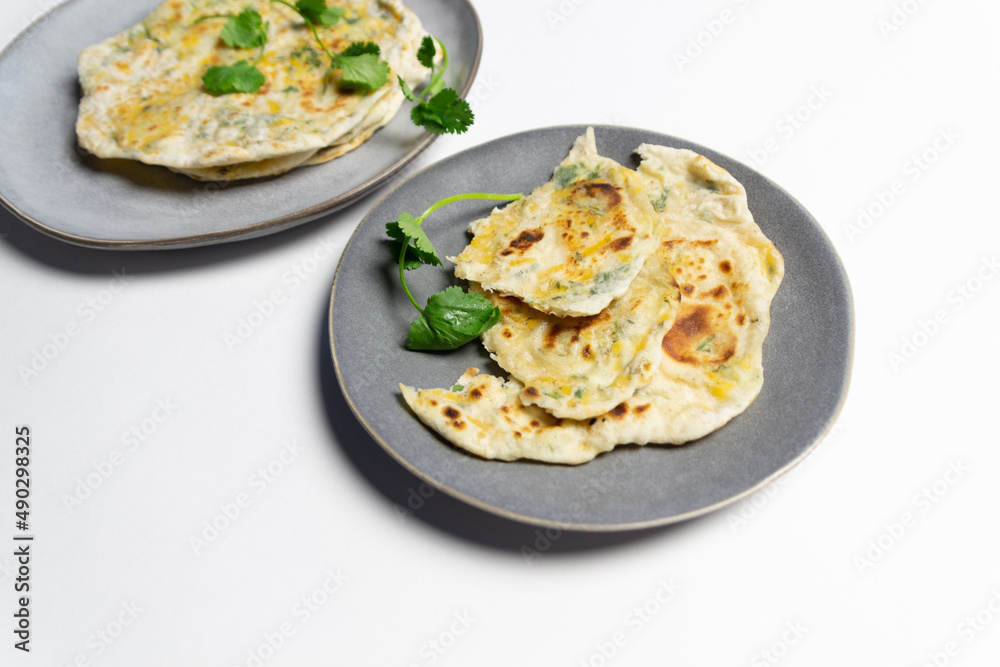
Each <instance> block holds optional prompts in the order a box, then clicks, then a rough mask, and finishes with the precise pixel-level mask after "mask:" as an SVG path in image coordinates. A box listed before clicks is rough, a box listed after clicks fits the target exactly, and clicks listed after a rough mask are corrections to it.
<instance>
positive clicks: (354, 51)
mask: <svg viewBox="0 0 1000 667" xmlns="http://www.w3.org/2000/svg"><path fill="white" fill-rule="evenodd" d="M366 53H370V54H371V55H373V56H377V55H381V54H382V49H381V48H379V45H378V44H376V43H375V42H352V43H351V45H350V46H348V47H347V48H346V49H344V50H343V51H341V52H340V55H342V56H344V57H347V58H352V57H354V56H361V55H364V54H366Z"/></svg>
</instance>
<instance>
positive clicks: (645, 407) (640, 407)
mask: <svg viewBox="0 0 1000 667" xmlns="http://www.w3.org/2000/svg"><path fill="white" fill-rule="evenodd" d="M634 409H635V413H636V414H637V415H641V414H642V413H643V412H645V411H646V410H648V409H649V403H646V404H645V405H637V406H635V408H634Z"/></svg>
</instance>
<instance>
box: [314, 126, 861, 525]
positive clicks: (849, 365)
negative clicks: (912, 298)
mask: <svg viewBox="0 0 1000 667" xmlns="http://www.w3.org/2000/svg"><path fill="white" fill-rule="evenodd" d="M587 127H593V128H594V129H595V131H596V130H598V129H599V128H614V129H623V130H630V131H636V132H645V133H649V134H658V135H663V136H672V135H665V134H664V133H663V132H657V131H654V130H648V129H644V128H637V127H631V126H625V125H606V124H592V125H588V124H583V125H580V124H575V123H573V124H564V125H550V126H546V127H539V128H531V129H528V130H522V131H519V132H513V133H510V134H506V135H503V136H501V137H496V138H494V139H491V140H489V141H485V142H483V143H480V144H476V145H475V146H470V147H468V148H465V149H463V150H461V151H459V152H457V153H453V154H451V155H448V156H445V157H443V158H441V159H440V160H438V161H436V162H434V163H433V164H430V165H427V166H426V167H424V168H422V169H420V170H419V171H416V172H414V173H413V174H410V175H409V176H407V177H406V178H405V179H403V180H401V181H399V182H398V183H396V184H395V185H394V186H393V187H392V188H391V189H390V190H389V191H388V192H386V193H384V194H383V195H382V197H380V198H379V200H378V201H377V202H375V203H374V204H372V206H371V208H370V209H369V210H368V212H367V213H365V215H364V217H363V218H362V219H361V222H360V223H358V226H357V227H356V228H355V229H354V231H353V232H352V233H351V236H350V238H348V240H347V243H346V244H345V245H344V250H343V252H342V253H341V255H340V260H339V261H338V262H337V269H336V271H335V272H334V274H333V283H332V285H331V287H330V304H329V307H328V310H327V332H328V338H329V341H328V342H329V344H330V355H331V358H332V361H333V368H334V372H335V374H336V376H337V384H338V385H339V386H340V393H341V394H342V395H343V397H344V400H345V402H346V403H347V405H348V407H350V409H351V412H352V413H353V415H354V417H355V418H356V419H357V420H358V422H359V423H360V424H361V425H362V427H363V428H364V429H365V431H366V432H367V433H368V435H369V436H370V437H371V438H372V439H373V440H374V441H375V442H377V443H378V444H379V446H380V447H382V449H383V450H384V451H385V452H387V453H388V454H389V455H390V456H391V457H392V458H393V459H394V460H396V461H397V462H398V463H399V464H401V465H402V466H403V467H404V468H405V469H406V470H408V471H409V472H410V473H412V474H413V475H415V476H416V477H417V478H419V479H420V480H422V481H424V482H426V483H428V484H430V485H431V486H433V487H434V488H436V489H438V490H440V491H443V492H445V493H447V494H448V495H450V496H452V497H454V498H457V499H459V500H461V501H463V502H466V503H468V504H470V505H472V506H473V507H476V508H478V509H480V510H483V511H486V512H488V513H490V514H494V515H497V516H500V517H503V518H505V519H509V520H513V521H518V522H520V523H524V524H528V525H532V526H539V527H543V528H556V529H559V530H575V531H582V532H592V533H611V532H624V531H633V530H647V529H650V528H657V527H661V526H667V525H670V524H674V523H680V522H682V521H687V520H689V519H694V518H697V517H699V516H704V515H706V514H710V513H712V512H715V511H718V510H720V509H722V508H723V507H726V506H729V505H732V504H734V503H736V502H739V501H740V500H743V499H744V498H747V497H749V496H751V495H753V494H754V493H756V492H757V491H759V490H761V489H762V488H764V487H765V486H767V485H769V484H771V483H772V482H774V481H775V480H777V479H778V478H780V477H782V476H783V475H785V474H787V473H788V472H789V471H791V470H792V469H793V468H795V467H796V466H798V465H799V464H800V463H802V461H804V460H805V459H807V458H808V457H809V456H810V455H811V454H812V453H813V452H814V451H815V450H816V448H817V447H819V444H820V443H821V442H823V440H824V439H825V438H826V436H827V434H829V432H830V430H831V429H832V428H833V425H834V424H835V423H836V422H837V419H838V418H839V417H840V414H841V412H842V410H843V408H844V405H845V403H846V401H847V395H848V393H849V392H850V387H851V377H852V374H853V370H854V353H855V334H856V328H857V327H856V320H855V307H854V291H853V289H852V287H851V282H850V278H849V276H848V275H847V271H846V269H845V268H844V263H843V260H842V259H841V257H840V254H839V253H837V250H836V247H835V246H834V245H833V242H832V241H831V240H830V237H829V235H828V234H827V233H826V230H825V229H823V227H822V226H821V225H820V224H819V221H818V220H816V219H815V217H814V216H812V214H811V213H809V210H808V209H807V208H806V207H805V206H803V205H802V203H801V202H799V200H798V199H796V198H795V197H794V196H793V195H792V194H791V193H789V192H788V191H787V190H785V189H784V188H782V187H781V186H779V185H778V184H777V183H775V182H774V181H773V180H771V179H770V178H768V177H767V176H765V175H764V174H762V173H761V172H759V171H758V170H757V169H754V168H753V167H750V166H749V165H747V164H745V163H743V162H742V161H740V160H736V159H735V158H732V157H730V156H729V155H726V154H724V153H720V152H719V151H715V150H713V149H709V148H708V147H707V146H702V145H701V144H698V143H696V142H692V141H688V140H686V139H683V138H681V137H672V138H675V139H679V140H681V141H684V142H685V143H687V144H689V145H692V146H695V147H696V148H697V149H701V148H705V149H707V150H711V151H712V152H715V153H718V154H719V155H722V156H723V157H725V158H727V159H729V160H732V161H733V162H736V163H739V164H740V165H742V166H744V167H746V168H747V169H750V170H751V171H752V172H753V173H754V174H756V175H757V176H759V177H760V178H761V179H763V180H764V181H766V183H767V184H768V185H769V186H770V187H772V188H775V189H776V190H778V191H780V192H781V193H783V194H784V195H786V196H787V197H788V198H789V199H790V200H791V201H792V202H793V203H794V204H795V205H796V206H797V207H799V208H800V209H801V210H803V211H805V212H806V214H807V215H809V217H810V218H812V220H813V221H814V222H815V226H816V229H817V230H818V231H819V232H820V235H821V238H822V240H823V242H824V243H825V245H826V247H827V250H829V251H830V254H831V256H832V257H833V259H834V260H835V262H834V265H835V267H836V270H837V273H838V274H839V276H840V278H841V280H842V284H843V286H844V291H845V294H846V297H847V298H846V303H847V310H846V313H845V315H846V318H847V322H848V324H849V327H848V335H847V355H846V364H845V365H846V368H845V372H844V380H843V383H842V385H841V387H840V388H839V391H838V398H837V404H836V405H835V406H834V409H833V410H832V411H831V413H830V415H829V416H828V417H827V419H826V422H825V423H824V424H823V426H822V428H821V429H819V431H818V432H817V434H816V436H815V437H814V438H813V440H812V442H810V443H809V444H808V446H807V447H805V448H804V449H803V450H802V451H801V452H800V453H799V454H798V455H797V456H796V457H795V458H793V459H792V460H790V461H789V462H787V463H786V464H785V465H784V466H782V467H781V468H779V469H778V470H776V471H775V472H773V473H772V474H770V475H768V476H767V477H765V478H764V479H762V480H760V481H758V482H757V483H756V484H754V485H752V486H751V487H749V488H747V489H745V490H744V491H741V492H739V493H736V494H734V495H732V496H729V497H727V498H724V499H722V500H720V501H718V502H715V503H712V504H711V505H706V506H704V507H700V508H697V509H694V510H689V511H687V512H683V513H681V514H674V515H671V516H668V517H660V518H657V519H647V520H644V521H630V522H622V523H608V524H605V523H588V522H579V523H578V522H572V521H568V522H567V521H555V520H551V519H545V518H540V517H533V516H530V515H526V514H523V513H521V512H515V511H512V510H509V509H506V508H503V507H499V506H496V505H492V504H490V503H488V502H486V501H483V500H480V499H478V498H474V497H472V496H470V495H469V494H467V493H464V492H462V491H459V490H457V489H454V488H452V487H451V486H450V485H449V484H447V483H445V482H442V481H440V480H438V479H435V478H434V477H433V476H432V475H431V474H430V473H428V472H425V471H424V470H422V469H420V468H418V467H417V466H415V465H413V464H412V463H411V462H410V461H408V460H407V459H406V458H405V457H403V456H402V455H401V454H399V453H398V452H397V451H396V450H395V448H393V447H392V446H391V445H390V444H389V443H388V442H386V441H385V440H384V439H383V438H382V437H381V436H380V435H379V434H378V433H377V431H376V430H375V429H374V428H373V427H372V426H371V425H370V424H369V423H368V420H367V419H366V418H365V417H364V415H362V414H361V412H360V410H359V409H358V407H357V405H356V404H355V402H354V399H353V398H352V397H351V395H350V394H349V393H348V392H347V389H346V387H345V385H344V378H343V377H342V375H341V369H340V364H339V363H338V360H337V349H336V344H335V342H334V336H333V304H334V298H335V296H336V291H337V279H338V277H339V276H340V270H341V268H342V267H343V265H344V257H345V256H346V255H347V251H348V249H349V248H350V246H351V243H352V242H353V241H354V239H355V237H356V236H357V235H358V233H359V232H360V231H361V229H362V228H363V227H364V225H365V224H366V223H367V222H368V220H369V218H370V217H371V215H372V213H373V212H374V211H375V209H377V208H378V207H379V206H380V205H381V204H382V202H383V201H385V200H386V199H387V198H388V197H389V196H390V195H392V194H394V193H395V192H396V191H397V190H398V189H400V188H401V187H403V186H404V185H405V184H406V183H408V182H409V181H410V180H412V179H414V178H417V177H418V176H420V175H422V174H423V173H424V172H425V171H428V170H430V169H432V168H435V167H438V166H439V165H440V164H441V163H443V162H445V161H448V160H452V159H456V158H458V157H459V156H462V155H464V154H466V153H468V152H471V151H473V150H482V149H483V148H484V147H486V146H489V145H491V144H494V143H497V142H501V141H506V140H509V139H511V138H513V137H515V136H519V135H523V134H531V133H536V132H547V131H552V130H564V129H570V128H574V129H585V128H587ZM696 152H697V150H696ZM477 458H480V457H477ZM483 460H484V461H485V460H486V459H483ZM499 463H504V462H499ZM552 465H558V464H552ZM584 465H586V464H584Z"/></svg>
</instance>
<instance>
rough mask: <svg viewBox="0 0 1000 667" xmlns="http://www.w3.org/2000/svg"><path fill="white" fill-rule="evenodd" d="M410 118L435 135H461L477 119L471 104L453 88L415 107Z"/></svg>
mask: <svg viewBox="0 0 1000 667" xmlns="http://www.w3.org/2000/svg"><path fill="white" fill-rule="evenodd" d="M410 118H411V119H412V120H413V122H414V123H415V124H416V125H420V126H421V127H423V128H425V129H427V130H430V131H431V132H433V133H434V134H444V133H446V132H447V133H449V134H461V133H462V132H465V131H466V130H467V129H469V126H470V125H472V121H473V120H474V119H475V116H474V114H473V113H472V108H471V107H469V103H468V102H466V101H465V100H463V99H462V98H460V97H459V96H458V93H456V92H455V91H454V90H452V89H451V88H445V89H444V90H442V91H441V92H440V93H438V94H437V95H435V96H434V97H432V98H431V99H429V100H428V101H426V102H422V103H421V104H418V105H417V106H415V107H413V109H412V110H411V111H410Z"/></svg>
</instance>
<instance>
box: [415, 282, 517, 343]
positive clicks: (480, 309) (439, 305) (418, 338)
mask: <svg viewBox="0 0 1000 667" xmlns="http://www.w3.org/2000/svg"><path fill="white" fill-rule="evenodd" d="M499 321H500V309H499V308H497V307H496V306H494V305H493V304H492V303H490V302H489V301H488V300H487V299H486V298H485V297H483V296H481V295H479V294H475V293H471V294H470V293H468V292H465V291H463V290H462V288H461V287H456V286H454V285H452V286H451V287H447V288H445V289H444V291H442V292H438V293H437V294H434V295H433V296H431V298H429V299H428V300H427V307H426V308H424V312H423V313H422V314H421V315H420V317H418V318H417V319H416V320H415V321H414V322H413V324H411V325H410V332H409V335H408V336H407V344H408V346H409V348H410V349H411V350H454V349H456V348H459V347H461V346H462V345H465V344H466V343H468V342H469V341H471V340H473V339H475V338H478V337H479V336H480V334H482V333H483V332H484V331H486V330H487V329H489V328H490V327H492V326H493V325H494V324H496V323H497V322H499Z"/></svg>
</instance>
